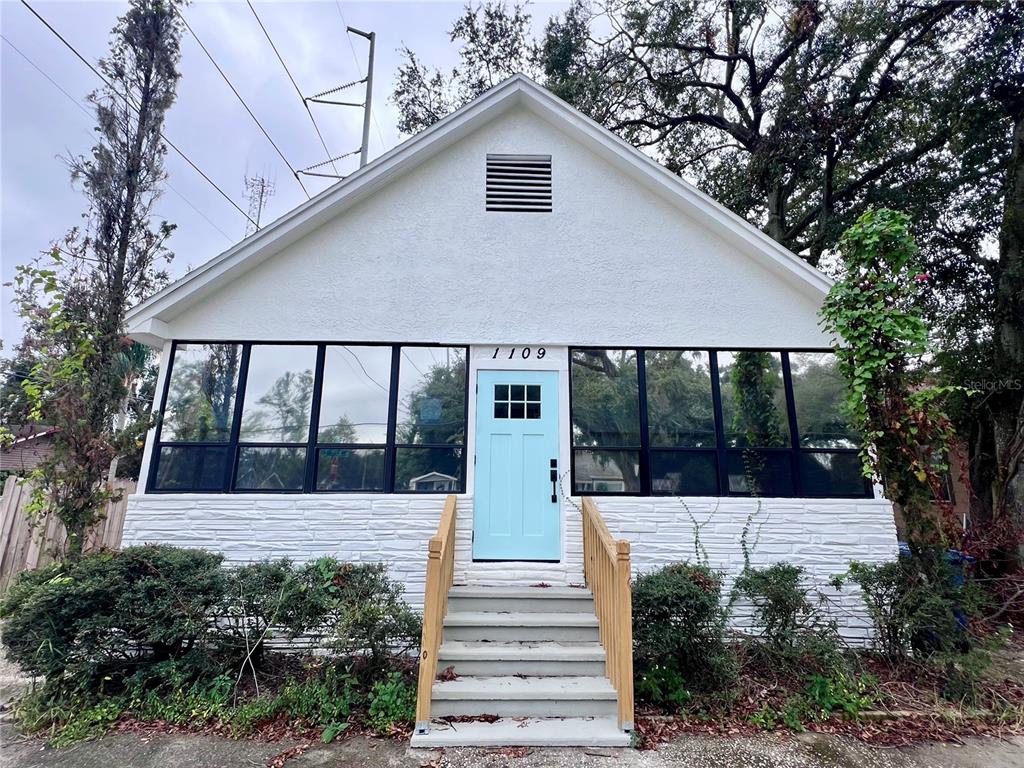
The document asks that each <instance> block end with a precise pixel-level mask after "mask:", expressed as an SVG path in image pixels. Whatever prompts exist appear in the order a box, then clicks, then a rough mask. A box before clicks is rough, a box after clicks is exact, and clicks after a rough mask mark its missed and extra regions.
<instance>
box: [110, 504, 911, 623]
mask: <svg viewBox="0 0 1024 768" xmlns="http://www.w3.org/2000/svg"><path fill="white" fill-rule="evenodd" d="M576 501H578V500H570V501H569V502H568V503H566V504H565V515H564V516H563V525H562V551H563V558H562V561H561V562H559V563H474V562H472V554H471V552H472V550H471V547H472V528H473V511H472V507H473V505H472V499H471V498H470V497H468V496H461V497H459V506H458V519H457V522H456V531H457V534H456V549H455V553H456V569H455V580H456V582H457V583H468V584H499V585H524V586H526V585H531V584H537V583H540V582H544V583H548V584H579V583H581V582H582V581H583V566H582V542H581V528H580V519H579V512H578V510H577V509H576V508H575V507H574V503H575V502H576ZM597 503H598V507H599V508H600V510H601V513H602V515H603V516H604V519H605V521H606V522H607V523H608V528H609V529H610V530H611V532H612V534H613V535H614V536H616V537H622V538H626V539H629V540H630V541H631V542H632V544H633V547H632V551H633V554H632V558H633V567H634V570H635V571H638V572H643V571H649V570H652V569H654V568H656V567H658V566H661V565H664V564H666V563H670V562H674V561H678V560H695V559H697V557H698V552H697V546H696V541H697V539H698V538H699V541H700V545H701V549H700V555H699V556H700V557H701V558H702V559H703V558H705V557H706V559H707V561H708V562H709V564H710V565H711V566H712V567H714V568H716V569H720V570H722V571H723V572H724V573H725V574H726V578H727V582H729V583H731V580H732V578H733V577H735V575H736V574H738V573H739V572H740V570H742V568H743V552H742V548H741V545H740V541H741V536H742V533H743V530H744V527H745V526H746V527H747V529H748V535H747V540H748V542H749V547H750V550H751V561H752V563H753V564H754V565H766V564H770V563H773V562H778V561H780V560H785V561H788V562H791V563H793V564H796V565H801V566H803V567H804V568H805V569H806V570H807V573H808V576H809V578H810V581H811V583H813V585H814V586H815V587H816V588H818V589H819V590H820V591H821V593H822V594H823V595H825V596H826V597H827V598H828V605H829V608H830V611H831V612H832V615H833V616H834V617H835V618H836V620H837V621H838V622H839V624H840V627H841V629H842V632H843V634H844V636H846V637H847V638H848V639H850V640H851V641H861V640H863V639H864V638H866V637H867V631H868V624H867V620H866V617H865V615H864V610H863V607H862V605H861V602H860V598H859V596H858V595H857V594H856V593H855V592H851V591H845V592H843V593H836V592H835V591H834V590H833V589H831V587H829V586H828V579H829V577H830V576H831V575H832V574H834V573H838V572H840V571H842V570H844V569H845V568H846V565H847V563H848V562H849V561H850V560H861V561H866V562H882V561H885V560H888V559H891V558H892V557H894V556H895V555H896V529H895V524H894V522H893V515H892V505H891V504H889V502H887V501H884V500H877V499H857V500H839V499H762V500H760V503H758V502H757V501H754V500H751V499H738V498H722V499H715V498H711V499H708V498H699V499H683V500H680V499H677V498H672V497H666V498H624V499H613V498H599V499H597ZM443 506H444V496H400V495H391V496H380V495H365V496H363V495H344V496H341V495H338V496H330V495H295V496H269V495H238V494H232V495H195V494H188V495H185V494H182V495H159V494H157V495H141V494H139V495H134V496H131V497H130V498H129V500H128V513H127V519H126V520H125V527H124V538H123V541H124V544H125V545H126V546H127V545H131V544H142V543H147V542H163V543H168V544H174V545H177V546H183V547H199V548H203V549H209V550H214V551H218V552H223V553H224V555H225V557H226V558H227V560H228V561H229V562H232V563H241V562H248V561H251V560H260V559H265V558H277V557H289V558H292V559H293V560H296V561H304V560H309V559H313V558H316V557H320V556H321V555H333V556H334V557H337V558H339V559H341V560H348V561H351V562H378V561H384V562H387V563H388V564H389V566H390V569H391V573H392V575H393V577H394V578H396V579H398V580H400V581H402V583H403V584H405V588H406V596H407V599H408V600H409V602H410V603H412V604H413V605H414V606H417V607H419V606H420V605H421V604H422V600H423V579H424V569H425V566H426V547H427V540H428V539H429V538H430V536H432V535H433V533H434V532H435V530H436V529H437V522H438V519H439V517H440V515H441V510H442V508H443ZM748 520H749V522H748ZM695 530H699V537H697V536H695ZM737 613H738V615H739V619H738V621H739V623H742V618H743V613H744V612H743V610H742V607H741V608H740V609H739V610H738V611H737Z"/></svg>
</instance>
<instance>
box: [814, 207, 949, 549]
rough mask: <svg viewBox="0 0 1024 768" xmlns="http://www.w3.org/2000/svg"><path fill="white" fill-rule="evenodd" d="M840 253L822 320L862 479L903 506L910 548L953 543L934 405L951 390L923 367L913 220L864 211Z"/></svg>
mask: <svg viewBox="0 0 1024 768" xmlns="http://www.w3.org/2000/svg"><path fill="white" fill-rule="evenodd" d="M839 246H840V251H841V254H842V259H843V267H844V274H843V276H842V277H841V278H840V279H839V280H837V281H836V282H835V284H834V285H833V286H832V288H831V290H830V291H829V294H828V296H827V297H826V299H825V302H824V305H823V306H822V310H821V316H822V322H823V325H824V327H825V329H826V330H827V331H829V332H830V333H833V334H836V335H838V336H839V337H840V338H841V339H842V344H841V345H840V346H838V347H837V348H836V359H837V362H838V365H839V370H840V372H841V373H842V374H843V376H844V377H845V378H846V379H847V381H848V382H849V385H850V393H849V396H848V399H847V410H848V412H849V415H850V417H851V423H852V424H853V426H855V427H856V428H857V429H858V431H859V432H860V433H861V435H863V437H864V446H863V448H862V451H861V459H862V462H863V467H864V474H865V475H866V476H867V477H874V478H877V479H879V480H880V481H881V482H882V483H884V485H885V490H886V497H887V498H888V499H890V500H892V501H894V502H896V503H897V504H899V505H900V507H901V508H902V510H903V516H904V519H905V520H906V522H907V527H908V531H909V534H910V536H911V537H912V542H913V543H921V544H936V543H939V542H947V541H952V542H955V541H956V540H957V538H958V537H959V532H958V530H957V526H956V525H955V524H954V523H955V520H954V519H953V516H952V507H951V505H949V504H948V503H946V502H942V501H936V499H942V497H943V494H942V493H941V483H942V472H943V470H944V469H945V460H944V456H945V455H946V453H947V452H948V450H949V448H950V446H951V445H952V443H953V439H954V431H953V427H952V424H951V423H950V421H949V419H948V418H947V417H946V415H945V414H944V413H943V411H942V408H941V405H940V404H941V402H942V399H943V397H944V396H945V395H947V394H949V392H950V389H949V388H943V387H933V386H930V385H929V384H928V382H927V381H926V380H925V378H924V369H923V367H922V366H921V365H920V361H921V360H922V358H924V357H925V356H926V355H927V354H928V353H929V352H930V351H931V350H930V347H929V339H928V325H927V323H926V322H925V320H924V316H923V315H924V313H923V310H922V307H921V302H920V299H919V297H920V294H921V292H922V290H923V289H924V287H925V286H926V284H927V282H928V276H927V274H926V273H925V272H924V270H923V269H922V268H921V265H920V262H919V260H918V250H917V244H916V243H915V242H914V238H913V237H912V235H911V234H910V219H909V217H907V216H906V215H905V214H902V213H898V212H896V211H893V210H889V209H884V208H883V209H880V210H869V211H868V212H866V213H864V214H863V215H862V216H861V217H860V218H859V219H857V222H856V223H855V224H854V225H853V226H852V227H850V228H849V229H848V230H847V231H846V232H845V233H844V234H843V237H842V239H841V240H840V243H839ZM936 510H938V511H939V514H936Z"/></svg>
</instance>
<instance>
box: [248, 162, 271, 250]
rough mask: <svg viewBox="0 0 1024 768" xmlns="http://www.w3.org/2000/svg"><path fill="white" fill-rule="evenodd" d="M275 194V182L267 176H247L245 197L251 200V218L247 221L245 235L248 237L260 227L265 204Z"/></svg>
mask: <svg viewBox="0 0 1024 768" xmlns="http://www.w3.org/2000/svg"><path fill="white" fill-rule="evenodd" d="M273 194H274V182H272V181H271V180H270V179H268V178H267V177H265V176H260V175H256V176H246V177H245V199H246V200H248V201H249V219H248V221H246V223H245V236H246V237H248V236H249V235H251V234H252V233H253V232H255V231H256V230H257V229H259V228H260V217H261V216H262V215H263V206H265V205H266V204H267V200H269V199H270V198H271V196H273Z"/></svg>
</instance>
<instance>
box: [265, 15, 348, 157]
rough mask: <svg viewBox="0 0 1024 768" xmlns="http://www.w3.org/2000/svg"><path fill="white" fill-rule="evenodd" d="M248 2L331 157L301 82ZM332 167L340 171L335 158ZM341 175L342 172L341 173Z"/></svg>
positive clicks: (328, 155)
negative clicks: (293, 73) (293, 75)
mask: <svg viewBox="0 0 1024 768" xmlns="http://www.w3.org/2000/svg"><path fill="white" fill-rule="evenodd" d="M246 4H247V5H248V6H249V10H250V11H252V15H253V16H254V17H255V18H256V23H257V24H259V25H260V29H262V30H263V35H264V37H266V38H267V42H268V43H270V47H271V48H273V49H274V55H275V56H277V60H278V61H279V62H280V63H281V67H282V69H284V73H285V74H286V75H288V79H289V80H291V81H292V86H293V87H294V88H295V92H296V93H297V94H298V95H299V101H301V102H302V106H303V107H305V109H306V114H307V115H309V121H310V122H311V123H313V130H315V131H316V135H317V136H318V137H319V138H320V145H321V146H322V147H323V148H324V152H326V153H327V157H328V158H329V159H331V150H329V149H328V148H327V142H326V141H324V135H323V134H322V133H321V132H320V126H319V125H317V124H316V118H315V117H313V111H312V110H311V109H310V108H309V104H307V103H306V98H305V97H304V96H303V95H302V89H301V88H299V84H298V83H296V82H295V78H294V77H292V73H291V71H290V70H289V69H288V65H287V64H285V63H284V58H283V57H282V56H281V52H280V51H278V50H277V46H276V45H274V40H273V38H271V37H270V33H269V32H268V31H267V28H266V27H265V26H264V25H263V21H262V20H261V19H260V15H259V14H258V13H256V8H255V7H254V6H253V4H252V2H251V0H246ZM331 167H332V168H334V172H335V173H338V167H337V166H336V165H334V161H333V159H331ZM339 175H340V174H339Z"/></svg>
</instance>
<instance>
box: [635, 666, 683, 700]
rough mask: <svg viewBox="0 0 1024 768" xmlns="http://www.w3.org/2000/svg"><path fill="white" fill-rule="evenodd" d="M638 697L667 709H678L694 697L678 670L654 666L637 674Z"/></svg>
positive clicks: (636, 687)
mask: <svg viewBox="0 0 1024 768" xmlns="http://www.w3.org/2000/svg"><path fill="white" fill-rule="evenodd" d="M635 689H636V697H637V699H639V700H640V701H643V702H646V703H648V704H653V705H654V706H656V707H659V708H661V709H665V710H673V711H678V710H681V709H682V708H683V707H685V706H686V705H687V704H689V703H690V701H691V699H692V698H693V697H692V696H691V694H690V692H689V691H688V690H687V689H686V682H685V681H684V680H683V676H682V675H681V674H680V673H679V671H678V670H676V669H675V668H671V667H658V666H656V667H652V668H650V669H648V670H646V671H644V672H642V673H641V674H639V675H637V678H636V681H635Z"/></svg>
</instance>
